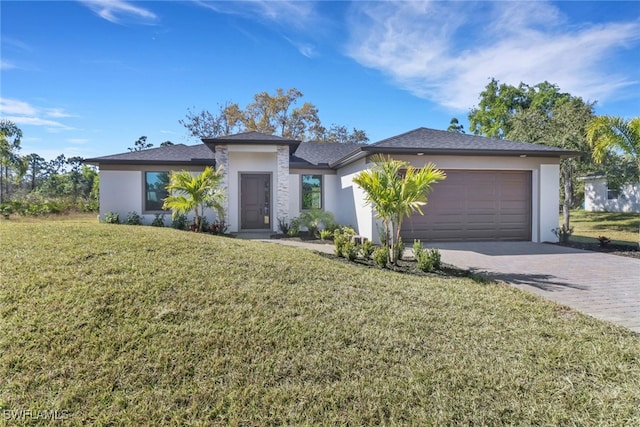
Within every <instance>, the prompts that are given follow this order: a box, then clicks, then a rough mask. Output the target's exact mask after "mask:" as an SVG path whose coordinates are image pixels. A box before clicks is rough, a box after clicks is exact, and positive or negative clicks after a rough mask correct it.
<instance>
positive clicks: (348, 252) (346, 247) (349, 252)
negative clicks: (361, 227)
mask: <svg viewBox="0 0 640 427" xmlns="http://www.w3.org/2000/svg"><path fill="white" fill-rule="evenodd" d="M341 252H342V255H343V256H344V257H345V258H347V259H348V260H349V261H355V260H356V258H357V257H358V246H356V244H355V243H354V242H353V241H351V240H350V239H347V240H346V241H345V242H344V243H343V244H342V250H341Z"/></svg>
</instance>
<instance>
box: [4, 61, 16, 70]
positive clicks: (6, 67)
mask: <svg viewBox="0 0 640 427" xmlns="http://www.w3.org/2000/svg"><path fill="white" fill-rule="evenodd" d="M14 68H18V67H16V65H15V64H14V63H13V62H9V61H5V60H4V59H0V70H13V69H14Z"/></svg>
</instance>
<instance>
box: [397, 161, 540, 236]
mask: <svg viewBox="0 0 640 427" xmlns="http://www.w3.org/2000/svg"><path fill="white" fill-rule="evenodd" d="M445 172H446V173H447V178H446V179H445V180H444V181H440V182H439V183H437V184H435V185H434V186H433V191H432V192H431V193H430V195H429V203H428V204H427V206H426V207H423V209H422V211H423V212H424V216H423V215H420V214H416V215H413V216H412V217H411V218H408V219H405V221H404V222H403V225H402V228H403V230H402V239H403V240H404V241H405V242H407V243H410V242H413V239H421V240H423V241H461V240H478V241H480V240H531V172H528V171H527V172H521V171H460V170H448V171H445Z"/></svg>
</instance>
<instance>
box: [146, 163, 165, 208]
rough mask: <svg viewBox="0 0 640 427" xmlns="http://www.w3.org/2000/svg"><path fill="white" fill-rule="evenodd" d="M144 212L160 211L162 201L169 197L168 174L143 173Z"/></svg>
mask: <svg viewBox="0 0 640 427" xmlns="http://www.w3.org/2000/svg"><path fill="white" fill-rule="evenodd" d="M144 184H145V185H144V186H145V193H144V194H145V196H144V210H145V211H161V210H162V205H163V204H164V201H163V200H162V199H164V198H165V197H167V196H168V195H169V193H168V192H167V189H166V187H167V184H169V172H145V174H144Z"/></svg>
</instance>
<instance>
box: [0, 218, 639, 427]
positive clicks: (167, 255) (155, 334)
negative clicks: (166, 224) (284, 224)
mask: <svg viewBox="0 0 640 427" xmlns="http://www.w3.org/2000/svg"><path fill="white" fill-rule="evenodd" d="M0 242H2V250H1V251H0V330H1V331H2V333H1V334H0V378H2V383H0V407H1V409H2V411H4V412H3V413H5V414H6V413H8V412H7V411H20V410H30V411H38V410H40V411H43V410H47V411H52V410H60V411H66V413H68V414H69V418H68V419H67V420H66V422H67V423H69V424H72V425H74V424H75V425H82V424H86V423H95V424H125V425H126V424H132V425H141V424H147V423H149V422H153V423H154V424H195V425H211V424H218V425H228V424H231V425H264V424H313V425H315V424H327V425H335V424H350V425H379V424H414V425H416V424H417V425H433V424H437V425H442V424H481V425H500V424H509V425H530V424H536V425H541V424H547V425H549V424H552V425H566V424H569V425H573V424H582V425H584V424H592V425H593V424H595V425H637V424H640V409H639V408H640V338H639V337H638V335H636V334H633V333H632V332H629V331H627V330H625V329H622V328H619V327H616V326H613V325H610V324H607V323H604V322H601V321H598V320H595V319H592V318H589V317H587V316H583V315H581V314H579V313H576V312H572V311H568V310H567V309H566V308H563V307H559V306H558V305H555V304H552V303H548V302H545V301H542V300H541V299H539V298H537V297H534V296H532V295H528V294H525V293H523V292H520V291H518V290H515V289H513V288H510V287H507V286H504V285H498V284H479V283H476V282H473V281H472V280H469V279H465V278H422V277H415V276H404V275H401V274H397V273H392V272H387V271H381V270H376V269H363V268H362V267H359V266H355V265H349V264H345V263H338V262H335V261H332V260H329V259H326V258H323V257H321V256H318V255H315V254H313V253H311V252H309V251H304V250H296V249H294V248H288V247H281V246H278V245H272V244H262V243H255V242H247V241H240V240H234V239H227V238H219V237H212V236H208V235H199V234H194V233H186V232H179V231H175V230H172V229H158V228H153V227H134V226H114V225H106V224H96V223H95V222H89V221H58V222H49V221H44V220H43V221H39V222H15V221H13V222H12V221H0ZM36 422H37V420H36Z"/></svg>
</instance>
